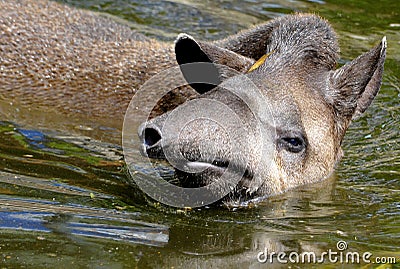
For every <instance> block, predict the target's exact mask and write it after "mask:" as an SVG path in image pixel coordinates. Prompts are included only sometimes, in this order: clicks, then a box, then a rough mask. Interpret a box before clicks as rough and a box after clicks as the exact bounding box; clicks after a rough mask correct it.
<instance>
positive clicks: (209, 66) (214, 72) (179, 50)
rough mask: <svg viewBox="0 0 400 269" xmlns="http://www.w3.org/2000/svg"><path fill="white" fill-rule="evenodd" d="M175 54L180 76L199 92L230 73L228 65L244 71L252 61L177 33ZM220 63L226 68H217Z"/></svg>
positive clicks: (230, 74)
mask: <svg viewBox="0 0 400 269" xmlns="http://www.w3.org/2000/svg"><path fill="white" fill-rule="evenodd" d="M175 56H176V60H177V62H178V64H179V65H180V67H181V71H182V73H183V76H184V77H185V79H186V80H187V81H188V83H189V84H190V86H192V87H193V88H194V89H195V90H196V91H197V92H198V93H200V94H203V93H205V92H207V91H209V90H211V89H213V88H215V86H216V85H218V84H220V83H221V82H222V81H223V80H225V79H226V78H228V77H231V76H233V75H234V74H233V72H232V69H233V70H235V71H237V72H239V73H244V72H246V71H247V70H248V69H249V68H250V67H251V66H252V65H253V63H254V60H252V59H250V58H247V57H244V56H242V55H239V54H237V53H235V52H232V51H230V50H227V49H224V48H221V47H218V46H216V45H214V44H212V43H205V42H198V41H196V40H195V39H194V38H193V37H191V36H190V35H187V34H180V35H179V36H178V38H177V39H176V41H175ZM195 63H203V64H198V65H196V64H195ZM204 63H205V64H204ZM222 66H225V67H228V68H221V67H222ZM237 72H236V73H237Z"/></svg>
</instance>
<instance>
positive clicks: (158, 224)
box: [0, 0, 400, 268]
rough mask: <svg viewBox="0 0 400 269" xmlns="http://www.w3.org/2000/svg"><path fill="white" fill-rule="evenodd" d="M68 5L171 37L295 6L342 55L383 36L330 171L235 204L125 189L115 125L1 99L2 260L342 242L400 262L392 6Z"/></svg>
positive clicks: (170, 258) (238, 257)
mask: <svg viewBox="0 0 400 269" xmlns="http://www.w3.org/2000/svg"><path fill="white" fill-rule="evenodd" d="M66 2H67V3H68V4H70V5H74V6H78V7H80V8H86V9H91V10H95V11H100V12H106V13H109V14H112V15H114V16H116V17H118V18H122V19H124V20H126V21H128V22H129V23H130V25H131V27H132V28H135V29H138V30H140V31H142V32H144V33H145V34H147V35H149V36H152V37H157V38H159V39H163V40H166V41H171V42H172V40H173V39H174V37H175V36H176V35H177V34H178V33H180V32H187V33H190V34H192V35H194V36H196V37H197V38H199V39H218V38H221V37H224V36H226V35H228V34H232V33H235V32H237V31H238V30H240V29H244V28H246V27H249V26H251V25H253V24H255V23H259V22H262V21H265V20H268V19H271V18H274V17H277V16H282V15H284V14H287V13H291V12H294V11H309V12H317V13H318V14H320V15H321V16H323V17H325V18H326V19H328V20H329V21H330V22H331V23H332V24H333V26H334V28H335V30H336V31H337V33H338V36H339V38H340V40H339V42H340V45H341V49H342V59H341V62H342V63H344V62H346V61H348V60H350V59H353V58H354V57H356V56H358V55H360V54H361V53H363V52H365V51H367V50H368V49H369V48H371V47H372V46H374V45H375V44H377V43H378V42H379V40H380V39H381V38H382V37H383V36H384V35H385V36H387V39H388V56H387V60H386V64H385V75H384V80H383V85H382V88H381V91H380V93H379V95H378V96H377V98H376V100H375V101H374V103H373V105H372V106H371V107H370V108H369V109H368V110H367V112H366V113H365V115H364V116H363V117H362V118H360V119H359V120H357V121H356V122H354V123H353V124H352V126H351V128H350V130H349V131H348V132H347V135H346V138H345V141H344V151H345V157H344V159H343V160H342V162H341V163H340V164H339V166H338V167H337V169H336V172H335V174H334V175H333V176H332V178H330V179H328V180H326V181H324V182H321V183H318V184H313V185H310V186H304V187H301V188H298V189H296V190H293V191H289V192H287V193H285V194H284V195H281V196H277V197H272V198H270V199H267V200H266V201H264V202H262V203H260V204H259V205H257V206H254V207H250V208H246V209H236V210H231V211H230V210H227V209H224V208H218V207H217V208H214V207H212V208H202V209H196V210H190V211H187V210H176V209H172V208H167V207H164V206H162V205H160V204H158V203H155V202H154V201H152V200H149V199H148V198H147V197H145V196H144V195H143V194H142V192H141V191H140V190H138V189H137V188H135V187H134V186H132V185H129V184H128V182H129V180H130V179H129V177H128V176H127V171H126V168H125V166H124V163H123V162H122V150H121V148H120V147H119V146H118V144H119V143H118V140H119V137H120V134H119V132H118V130H117V129H114V128H110V127H104V126H105V125H101V124H100V125H98V126H92V125H90V124H89V123H87V122H85V119H84V118H83V119H74V120H69V119H63V120H61V121H60V120H59V119H51V118H49V117H50V116H49V115H44V114H43V113H42V114H40V113H39V114H38V113H36V112H35V113H34V112H32V111H24V108H23V107H15V104H14V105H10V104H8V103H4V102H3V103H1V106H0V110H1V112H2V113H1V115H2V116H1V117H2V118H0V160H1V161H0V238H1V240H0V268H27V267H29V268H55V267H57V268H71V267H73V268H86V267H90V268H248V267H251V268H265V267H266V266H267V265H268V266H271V265H270V264H260V263H258V262H257V253H258V252H259V251H263V250H264V249H265V248H267V249H268V250H270V251H286V253H288V252H290V251H297V252H299V253H300V252H302V251H315V252H316V253H321V252H323V251H327V250H328V249H332V250H333V251H336V250H337V246H336V244H337V242H338V241H340V240H343V241H346V242H347V245H348V250H349V251H357V252H359V253H363V252H366V251H369V252H371V253H373V257H377V256H383V257H391V256H394V257H397V258H398V264H399V263H400V244H399V243H400V222H399V220H400V181H399V179H400V169H399V167H400V157H399V156H400V133H399V123H400V110H399V98H400V86H399V85H400V75H399V74H400V54H399V51H400V25H399V24H400V19H399V18H400V16H399V12H400V4H399V3H398V1H396V0H392V1H388V0H387V1H379V2H377V1H268V2H265V1H258V0H246V1H224V0H220V1H211V0H210V1H201V2H200V1H192V0H186V1H183V0H175V1H165V2H156V1H122V0H120V1H98V0H92V1H78V0H76V1H73V0H68V1H66ZM16 111H17V112H18V113H19V117H17V116H15V115H16V113H17V112H16ZM43 122H46V127H44V124H42V123H43ZM49 125H50V127H49ZM66 127H68V128H66ZM67 129H68V130H75V131H76V132H71V131H68V132H66V131H63V130H67ZM71 133H73V134H71ZM77 133H78V134H79V135H77ZM291 265H292V267H295V268H297V267H298V268H301V267H303V266H302V265H301V264H291ZM375 265H376V264H375ZM274 266H275V267H280V266H281V265H280V264H278V263H275V264H274ZM287 266H288V264H286V265H285V264H283V265H282V267H287ZM314 266H315V267H324V268H325V267H330V266H332V267H335V266H341V264H340V263H336V264H330V265H329V264H319V265H314ZM354 267H355V268H358V265H354ZM370 267H371V266H366V267H363V268H370Z"/></svg>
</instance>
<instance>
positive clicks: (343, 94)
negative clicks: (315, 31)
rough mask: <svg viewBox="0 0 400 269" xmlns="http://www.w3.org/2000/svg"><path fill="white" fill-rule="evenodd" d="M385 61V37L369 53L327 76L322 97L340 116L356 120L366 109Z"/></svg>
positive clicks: (379, 83)
mask: <svg viewBox="0 0 400 269" xmlns="http://www.w3.org/2000/svg"><path fill="white" fill-rule="evenodd" d="M385 58H386V37H384V38H383V39H382V42H381V43H380V44H379V45H378V46H376V47H375V48H373V49H371V50H370V51H369V52H367V53H364V54H363V55H361V56H359V57H358V58H356V59H354V60H353V61H351V62H350V63H347V64H346V65H344V66H343V67H341V68H339V69H337V70H336V71H334V72H332V73H331V75H330V78H329V82H330V87H329V88H330V91H329V92H327V93H326V94H325V96H326V99H327V101H328V102H329V103H331V104H332V105H333V106H334V108H335V109H336V110H337V111H338V112H339V114H340V115H341V116H343V117H345V118H349V119H350V118H351V117H352V118H356V117H358V116H359V115H360V114H362V113H363V112H364V111H365V110H366V109H367V108H368V107H369V105H370V104H371V103H372V100H374V98H375V96H376V94H377V93H378V91H379V88H380V86H381V83H382V74H383V65H384V62H385Z"/></svg>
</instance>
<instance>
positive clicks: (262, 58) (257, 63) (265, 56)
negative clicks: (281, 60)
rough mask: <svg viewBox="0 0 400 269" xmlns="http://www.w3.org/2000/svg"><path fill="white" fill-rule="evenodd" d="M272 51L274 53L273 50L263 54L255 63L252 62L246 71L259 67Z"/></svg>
mask: <svg viewBox="0 0 400 269" xmlns="http://www.w3.org/2000/svg"><path fill="white" fill-rule="evenodd" d="M272 53H274V51H271V52H269V53H267V54H264V55H263V56H262V57H261V58H260V59H258V61H257V62H256V63H255V64H253V66H252V67H250V69H249V71H247V73H250V72H253V71H254V70H256V69H257V68H259V67H260V66H261V65H262V64H263V63H264V62H265V60H266V59H267V58H268V57H269V56H270V55H271V54H272Z"/></svg>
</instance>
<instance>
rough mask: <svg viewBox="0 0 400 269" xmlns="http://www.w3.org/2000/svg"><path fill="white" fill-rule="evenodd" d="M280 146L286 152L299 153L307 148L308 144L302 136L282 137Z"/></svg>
mask: <svg viewBox="0 0 400 269" xmlns="http://www.w3.org/2000/svg"><path fill="white" fill-rule="evenodd" d="M279 144H280V146H281V147H282V148H284V149H285V150H287V151H290V152H293V153H299V152H301V151H303V150H304V149H305V148H306V142H305V140H304V138H303V137H301V136H288V137H282V138H281V139H280V141H279Z"/></svg>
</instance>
